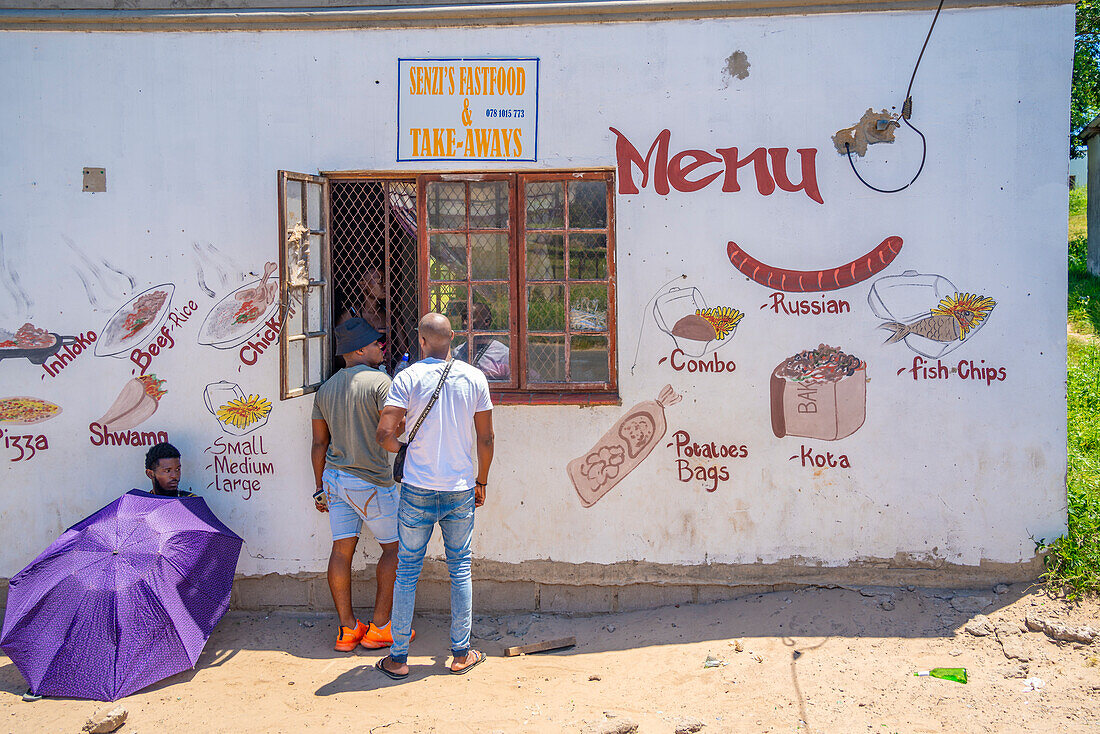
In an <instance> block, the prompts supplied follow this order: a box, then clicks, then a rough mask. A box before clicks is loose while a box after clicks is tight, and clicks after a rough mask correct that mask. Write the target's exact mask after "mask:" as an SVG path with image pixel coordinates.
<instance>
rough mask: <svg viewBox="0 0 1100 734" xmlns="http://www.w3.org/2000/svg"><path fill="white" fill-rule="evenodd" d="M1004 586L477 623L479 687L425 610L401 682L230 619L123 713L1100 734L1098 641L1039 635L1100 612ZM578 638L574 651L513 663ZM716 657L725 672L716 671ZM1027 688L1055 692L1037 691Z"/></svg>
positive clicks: (285, 724)
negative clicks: (183, 665)
mask: <svg viewBox="0 0 1100 734" xmlns="http://www.w3.org/2000/svg"><path fill="white" fill-rule="evenodd" d="M1000 590H1001V591H1002V592H1003V593H1001V594H997V593H995V591H994V590H990V589H981V590H975V591H966V592H960V591H943V590H929V589H896V588H881V587H875V588H864V589H803V590H797V591H790V592H776V593H771V594H763V595H753V596H747V597H743V598H740V599H736V600H732V601H728V602H721V603H715V604H698V605H683V606H680V607H663V608H660V609H654V610H648V611H638V612H628V613H621V614H614V615H599V616H586V617H574V618H570V617H566V616H559V615H546V614H539V615H511V616H497V617H477V618H475V625H474V629H475V643H476V645H477V647H479V648H480V649H482V650H484V651H485V652H487V653H488V654H489V656H490V657H489V659H488V660H486V662H485V663H483V664H482V665H480V666H479V667H477V668H475V669H473V670H472V671H471V672H470V673H469V674H468V675H465V676H454V675H450V674H449V673H448V672H447V668H446V667H445V666H446V663H447V657H446V654H447V648H448V644H447V639H448V635H447V624H448V620H446V619H443V618H440V617H418V619H417V622H416V628H417V632H418V638H417V640H416V642H415V643H414V645H413V650H412V653H413V654H412V655H411V656H410V659H409V662H410V664H411V666H412V675H411V676H410V677H409V679H408V680H406V681H403V682H400V683H396V682H391V681H390V680H388V679H387V678H385V677H383V676H382V675H381V674H380V673H378V672H377V671H375V670H373V667H372V666H373V664H374V662H375V661H376V660H377V659H378V658H379V657H380V656H381V655H382V653H379V652H376V651H367V650H362V649H360V650H358V651H356V652H355V653H350V654H347V653H345V654H341V653H335V652H333V651H332V640H331V639H330V638H332V637H333V636H334V627H333V621H332V618H331V617H327V616H324V615H316V614H294V613H288V612H277V613H271V614H268V615H265V614H263V613H243V612H241V613H231V614H229V615H228V616H227V617H226V618H225V619H224V620H223V622H222V623H221V625H220V626H219V627H218V629H217V630H216V631H215V633H214V636H213V637H212V638H211V640H210V643H209V644H208V645H207V647H206V650H205V652H204V653H203V655H202V657H201V658H200V660H199V663H198V666H197V667H196V668H195V670H193V671H188V672H186V673H181V674H179V675H176V676H173V677H172V678H169V679H167V680H166V681H164V682H162V683H160V684H157V685H155V686H153V687H151V688H149V689H146V690H145V691H143V692H141V693H139V694H136V695H133V696H130V697H128V698H126V699H123V700H122V701H121V702H120V703H121V704H122V705H124V706H125V707H126V708H127V709H128V711H129V718H128V720H127V723H126V724H125V725H124V726H123V728H122V729H120V731H121V732H124V733H125V734H133V733H134V732H146V733H151V732H188V733H189V734H194V732H211V731H213V732H246V731H247V732H254V731H285V732H291V731H301V730H314V731H356V732H361V733H362V734H368V733H370V732H373V733H376V734H377V733H379V732H381V733H383V734H407V733H410V732H433V731H434V732H557V731H592V732H610V731H629V730H630V727H629V723H636V724H637V726H638V729H637V730H638V731H640V732H668V733H671V732H674V731H676V730H677V729H678V728H680V730H681V731H688V730H700V731H703V732H843V733H847V732H860V731H867V732H1092V733H1093V734H1095V732H1098V731H1100V637H1098V639H1097V640H1096V642H1094V643H1093V644H1091V645H1083V644H1079V643H1072V642H1058V641H1055V640H1053V639H1051V638H1050V637H1049V636H1048V635H1046V634H1044V633H1043V632H1030V631H1027V627H1026V626H1025V624H1024V620H1025V618H1026V617H1028V616H1029V615H1030V616H1031V617H1033V618H1035V617H1039V618H1044V619H1047V620H1057V621H1060V622H1062V623H1063V624H1067V625H1070V626H1073V627H1080V626H1083V625H1091V626H1093V627H1100V614H1098V612H1100V601H1097V600H1089V601H1084V602H1080V603H1077V604H1074V603H1069V602H1066V601H1063V600H1057V599H1051V598H1049V597H1047V596H1045V595H1044V594H1042V593H1041V592H1039V591H1038V590H1036V589H1028V588H1026V587H1024V586H1023V585H1019V586H1016V587H1011V588H1008V589H1007V590H1005V589H1004V588H1003V587H1002V588H1001V589H1000ZM979 611H980V614H979ZM985 620H988V623H985ZM968 626H969V627H972V628H975V630H976V631H979V632H988V634H984V635H983V636H976V635H973V634H971V633H970V632H969V631H967V629H966V628H967V627H968ZM979 628H980V629H979ZM568 635H575V636H576V638H577V645H576V647H573V648H571V649H567V650H562V651H558V652H547V653H540V654H536V655H527V656H522V657H511V658H506V657H502V653H503V649H504V647H506V646H509V645H515V644H523V643H528V642H536V641H539V640H545V639H552V638H557V637H563V636H568ZM738 641H741V647H742V650H741V651H740V652H738V651H737V643H738ZM708 655H711V656H713V657H715V658H717V659H719V660H720V661H722V662H723V663H724V664H722V665H719V666H718V667H713V668H705V667H704V661H705V660H706V659H707V657H708ZM935 666H950V667H965V668H966V669H967V671H968V673H969V679H970V680H969V683H968V684H966V685H961V684H958V683H954V682H950V681H943V680H937V679H933V678H916V677H913V675H912V673H913V671H915V670H917V669H925V668H931V667H935ZM1029 678H1039V679H1041V681H1042V687H1041V688H1039V689H1038V690H1032V691H1028V692H1025V690H1024V689H1025V688H1026V687H1030V686H1028V682H1027V680H1026V679H1029ZM1032 683H1034V681H1032ZM25 690H26V684H25V683H24V681H23V679H22V677H21V676H20V674H19V671H18V670H17V669H16V667H15V666H14V665H13V664H12V663H11V661H10V660H9V659H8V658H6V657H3V656H0V731H11V732H32V731H48V732H79V731H80V728H81V726H82V725H83V724H84V722H85V721H86V720H87V718H88V717H89V716H90V715H92V714H93V713H94V712H96V711H99V710H102V709H103V708H104V707H105V704H101V703H98V702H93V701H79V700H62V699H48V698H47V699H42V700H40V701H36V702H33V703H28V702H24V701H22V699H21V694H22V693H23V692H24V691H25ZM628 720H629V721H628ZM699 725H703V727H702V728H701V729H699V728H697V727H699Z"/></svg>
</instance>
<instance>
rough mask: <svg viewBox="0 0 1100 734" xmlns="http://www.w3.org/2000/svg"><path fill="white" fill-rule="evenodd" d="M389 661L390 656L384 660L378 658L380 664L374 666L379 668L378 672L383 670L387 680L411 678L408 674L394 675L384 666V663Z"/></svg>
mask: <svg viewBox="0 0 1100 734" xmlns="http://www.w3.org/2000/svg"><path fill="white" fill-rule="evenodd" d="M389 659H390V656H389V655H387V656H386V657H384V658H378V662H377V663H375V664H374V667H375V668H377V669H378V670H381V671H382V673H383V674H384V675H385V676H386V677H387V678H389V679H390V680H405V679H406V678H408V677H409V674H408V673H394V672H393V671H391V670H386V666H384V665H383V664H382V663H384V662H386V661H387V660H389Z"/></svg>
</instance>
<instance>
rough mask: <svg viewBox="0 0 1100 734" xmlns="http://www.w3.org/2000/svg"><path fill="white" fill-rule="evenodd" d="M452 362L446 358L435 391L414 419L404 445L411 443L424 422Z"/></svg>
mask: <svg viewBox="0 0 1100 734" xmlns="http://www.w3.org/2000/svg"><path fill="white" fill-rule="evenodd" d="M453 362H454V360H453V359H448V360H447V366H446V367H444V368H443V374H442V375H440V376H439V384H438V385H436V386H435V392H434V393H432V398H431V400H429V401H428V405H427V407H426V408H424V410H423V412H421V413H420V417H419V418H417V419H416V425H415V426H413V429H412V433H410V434H409V440H408V441H406V442H405V443H406V445H407V444H410V443H412V442H413V439H414V438H416V432H417V431H419V430H420V424H421V423H423V422H424V418H425V417H426V416H427V415H428V411H430V410H431V409H432V406H433V405H435V401H436V398H438V397H439V393H440V391H441V390H442V389H443V381H444V380H446V379H447V373H448V372H450V371H451V364H452V363H453Z"/></svg>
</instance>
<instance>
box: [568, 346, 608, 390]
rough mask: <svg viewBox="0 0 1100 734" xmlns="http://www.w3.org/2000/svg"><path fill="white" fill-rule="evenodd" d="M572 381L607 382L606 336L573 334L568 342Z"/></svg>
mask: <svg viewBox="0 0 1100 734" xmlns="http://www.w3.org/2000/svg"><path fill="white" fill-rule="evenodd" d="M569 374H570V379H571V381H572V382H607V381H608V360H607V337H606V336H573V337H572V338H571V339H570V342H569Z"/></svg>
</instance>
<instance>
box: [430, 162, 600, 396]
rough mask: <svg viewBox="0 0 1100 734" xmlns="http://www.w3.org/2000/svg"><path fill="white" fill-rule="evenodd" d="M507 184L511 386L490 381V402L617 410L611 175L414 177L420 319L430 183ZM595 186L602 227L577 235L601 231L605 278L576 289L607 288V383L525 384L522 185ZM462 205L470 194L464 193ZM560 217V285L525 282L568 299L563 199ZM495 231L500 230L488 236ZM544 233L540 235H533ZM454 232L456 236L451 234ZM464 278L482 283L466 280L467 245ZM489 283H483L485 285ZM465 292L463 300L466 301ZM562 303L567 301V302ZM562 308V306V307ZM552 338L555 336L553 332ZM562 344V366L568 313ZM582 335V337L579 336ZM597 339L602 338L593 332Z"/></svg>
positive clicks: (567, 343)
mask: <svg viewBox="0 0 1100 734" xmlns="http://www.w3.org/2000/svg"><path fill="white" fill-rule="evenodd" d="M499 180H506V181H508V182H509V193H510V197H509V218H508V228H507V231H508V242H509V255H508V257H509V260H508V262H509V294H510V308H509V319H510V328H509V352H510V355H512V360H511V373H510V374H511V380H509V381H508V382H506V383H505V382H497V381H490V383H489V387H490V392H491V394H492V396H493V400H494V402H496V403H498V404H555V405H562V404H565V405H593V404H619V402H620V400H619V395H618V342H617V330H618V328H617V327H618V314H617V308H616V303H617V293H616V290H617V289H616V262H615V249H616V248H615V242H616V237H615V234H616V233H615V180H614V172H613V171H611V170H595V171H594V170H585V171H538V172H522V171H515V172H512V171H504V172H496V171H494V172H462V173H425V174H420V175H419V176H417V236H418V240H419V241H418V250H419V254H418V259H419V262H420V268H419V270H420V274H419V283H418V289H419V291H420V304H421V308H420V310H421V313H426V312H427V311H428V309H429V307H430V306H429V304H430V295H431V290H430V283H431V278H430V269H431V268H430V257H431V254H430V234H431V233H432V232H429V228H428V219H427V196H426V192H427V185H428V184H429V183H432V182H439V181H442V182H454V183H466V184H469V183H476V182H485V181H499ZM586 180H588V181H592V180H599V181H604V182H605V183H606V187H607V189H606V195H605V203H606V206H607V226H606V229H601V230H591V229H589V230H583V229H582V230H580V231H581V232H592V231H601V232H603V231H606V233H607V277H606V279H601V280H589V281H579V282H581V283H585V282H589V283H606V284H607V289H608V291H607V333H606V335H607V345H608V352H607V355H608V381H607V382H606V383H560V382H558V383H545V382H544V383H530V382H528V379H527V377H528V373H527V338H528V331H527V293H528V288H527V286H528V283H529V281H528V280H527V261H526V255H527V252H526V250H527V248H526V242H527V233H528V230H527V221H526V219H527V217H526V184H527V183H530V182H541V181H561V182H563V184H565V185H568V183H567V182H575V181H586ZM466 192H467V193H466V197H467V201H468V200H469V189H468V187H467V190H466ZM564 208H565V215H564V217H565V218H564V221H563V225H562V228H561V229H560V230H558V231H560V232H561V233H562V235H563V244H564V249H563V253H562V256H563V258H564V260H565V264H564V271H563V276H562V279H561V280H554V281H530V283H531V284H536V285H537V284H550V285H556V284H560V285H561V286H562V287H563V291H564V293H565V298H566V299H568V298H569V295H568V293H569V285H570V284H571V283H573V282H576V281H575V280H574V279H571V278H570V277H569V276H570V271H569V245H568V241H569V233H570V232H573V231H574V230H573V229H571V228H570V227H569V220H568V210H569V203H568V197H567V196H566V198H565V200H564ZM469 216H470V211H469V206H468V205H467V211H466V228H465V229H464V230H462V231H463V232H465V233H474V232H476V231H480V230H474V229H470V227H469V224H470V222H469ZM493 231H499V230H493ZM535 231H545V230H535ZM433 232H435V233H438V232H452V230H434V231H433ZM455 232H457V230H455ZM466 249H467V273H466V276H467V277H466V280H465V281H454V282H455V283H463V284H464V285H465V286H466V287H467V288H468V289H472V288H473V284H474V283H476V282H481V281H474V280H472V279H471V276H472V273H471V271H470V268H469V265H470V257H471V255H470V245H469V243H467V248H466ZM485 282H488V281H485ZM471 297H472V296H471V295H470V290H468V291H467V298H468V299H469V298H471ZM566 302H567V301H566ZM563 307H564V302H563ZM536 333H537V332H536ZM555 333H556V332H555ZM562 333H563V335H564V341H565V349H566V351H565V355H566V357H565V358H566V360H567V362H566V364H567V365H568V354H569V349H570V337H571V336H572V335H573V334H574V332H573V331H572V330H571V327H570V323H569V314H568V311H566V313H565V325H564V327H563V332H562ZM579 333H581V334H584V333H586V332H579ZM597 333H598V334H599V335H600V336H602V335H603V332H597Z"/></svg>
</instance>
